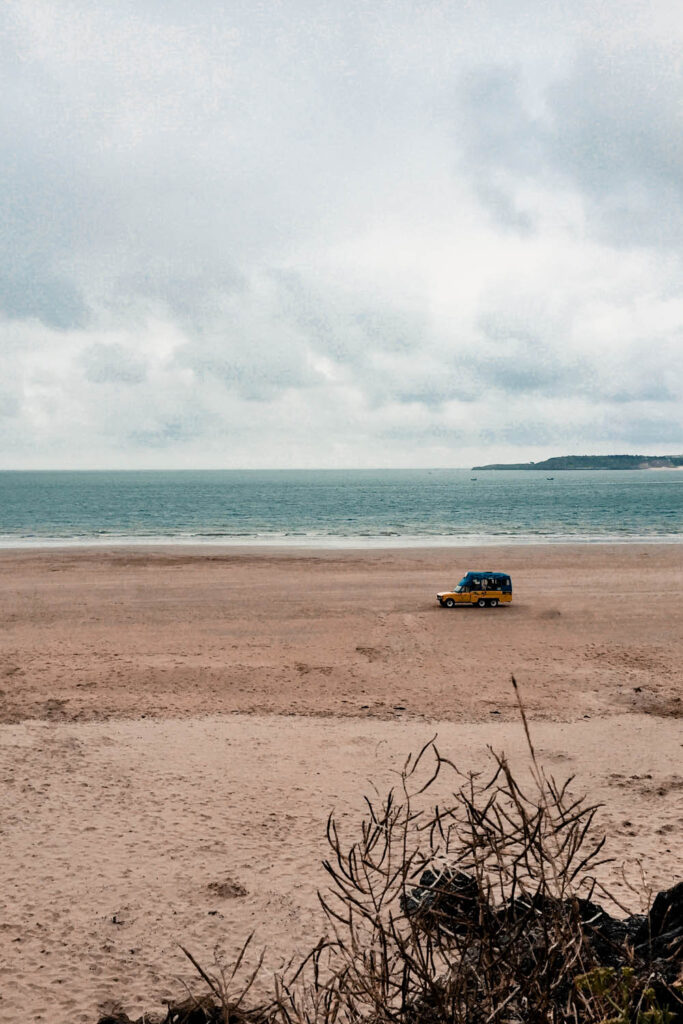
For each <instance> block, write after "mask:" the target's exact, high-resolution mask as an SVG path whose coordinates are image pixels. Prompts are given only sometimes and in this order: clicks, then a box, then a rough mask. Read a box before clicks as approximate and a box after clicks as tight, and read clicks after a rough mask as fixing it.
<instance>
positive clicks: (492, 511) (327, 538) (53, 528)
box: [0, 469, 683, 548]
mask: <svg viewBox="0 0 683 1024" xmlns="http://www.w3.org/2000/svg"><path fill="white" fill-rule="evenodd" d="M682 539H683V472H682V471H676V470H593V471H559V472H555V474H554V475H550V474H546V473H544V472H542V471H539V470H532V471H529V470H488V471H484V470H479V471H471V470H466V469H401V470H393V469H385V470H269V471H265V470H249V471H248V470H224V471H223V470H212V471H203V470H202V471H193V470H184V471H172V472H169V471H161V470H160V471H134V472H130V471H119V472H104V471H102V472H50V471H45V472H13V471H5V472H0V546H1V547H6V548H7V547H45V546H53V545H55V546H64V545H97V544H99V545H112V544H126V545H129V544H197V545H201V544H204V545H259V546H261V545H277V546H283V545H284V546H304V547H305V546H308V547H326V548H329V547H333V548H334V547H399V546H439V545H455V544H457V545H481V544H525V543H534V544H538V543H543V544H553V543H568V542H571V543H576V542H579V543H593V544H595V543H607V542H615V541H641V542H650V543H656V542H677V541H681V540H682Z"/></svg>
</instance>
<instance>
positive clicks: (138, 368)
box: [81, 343, 147, 384]
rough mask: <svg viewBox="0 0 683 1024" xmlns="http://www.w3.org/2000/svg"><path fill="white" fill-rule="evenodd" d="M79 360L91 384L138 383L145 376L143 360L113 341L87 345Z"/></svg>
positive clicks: (145, 370)
mask: <svg viewBox="0 0 683 1024" xmlns="http://www.w3.org/2000/svg"><path fill="white" fill-rule="evenodd" d="M81 360H82V363H83V369H84V372H85V377H86V380H89V381H91V382H92V383H93V384H139V383H140V382H141V381H143V380H144V379H145V377H146V376H147V367H146V365H145V363H144V361H143V360H142V359H139V358H138V357H137V356H135V355H133V353H132V352H129V351H127V350H126V349H125V348H124V347H123V345H117V344H115V343H110V344H102V343H99V344H95V345H89V346H88V348H86V349H85V350H84V351H83V353H82V355H81Z"/></svg>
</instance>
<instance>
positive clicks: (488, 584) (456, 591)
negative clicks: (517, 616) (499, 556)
mask: <svg viewBox="0 0 683 1024" xmlns="http://www.w3.org/2000/svg"><path fill="white" fill-rule="evenodd" d="M436 597H437V600H438V602H439V604H440V605H441V607H442V608H454V607H455V606H456V605H459V604H466V605H477V606H478V607H479V608H495V607H496V606H497V605H499V604H510V602H511V601H512V580H511V579H510V577H509V576H508V575H507V573H501V572H489V571H487V572H477V571H476V570H470V571H469V572H467V573H466V574H465V575H464V576H463V578H462V579H461V580H460V583H458V585H457V586H456V587H454V588H453V590H444V591H443V592H442V593H440V594H437V595H436Z"/></svg>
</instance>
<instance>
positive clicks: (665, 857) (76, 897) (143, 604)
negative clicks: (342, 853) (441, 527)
mask: <svg viewBox="0 0 683 1024" xmlns="http://www.w3.org/2000/svg"><path fill="white" fill-rule="evenodd" d="M682 563H683V545H623V546H618V545H615V546H584V547H579V546H577V547H568V546H558V547H550V546H548V547H540V546H539V547H515V548H509V549H492V548H487V549H483V550H480V551H477V550H476V549H471V548H469V549H462V550H459V551H458V550H444V549H440V550H437V549H433V550H427V549H423V550H417V549H415V550H403V551H355V552H348V553H340V552H335V551H328V552H302V551H300V550H299V551H291V550H290V551H281V552H275V551H272V550H269V551H267V552H266V551H259V552H255V551H248V550H244V551H235V550H230V551H226V550H225V549H223V550H222V551H219V550H214V551H208V552H207V551H205V550H202V552H197V551H196V549H194V550H179V549H167V550H159V549H156V550H118V551H117V550H112V551H102V550H95V549H89V550H85V549H84V550H79V551H75V550H58V551H23V552H18V551H4V552H1V553H0V610H1V614H2V622H3V644H2V651H1V655H0V691H2V692H1V693H0V708H1V721H2V722H3V723H4V724H3V725H2V726H0V788H1V791H2V802H3V807H4V808H5V811H4V813H3V820H2V824H1V825H0V996H1V1000H0V1019H2V1020H3V1021H7V1022H15V1021H16V1022H18V1021H20V1020H21V1021H23V1020H27V1019H29V1020H36V1021H38V1020H42V1021H50V1022H51V1024H61V1022H62V1021H63V1022H64V1024H66V1022H67V1021H68V1022H76V1021H83V1022H85V1021H94V1020H95V1019H96V1017H97V1013H98V1010H99V1009H101V1008H103V1007H105V1006H107V1005H109V1004H110V1003H111V1002H112V1001H116V1000H117V999H120V1000H121V1001H122V1002H123V1004H124V1007H125V1009H126V1010H127V1011H128V1012H129V1013H133V1012H135V1013H140V1012H142V1010H143V1009H145V1008H146V1009H154V1008H155V1007H157V1006H158V1005H159V1004H160V1002H161V1001H162V999H163V998H164V997H166V996H169V997H170V996H173V995H177V994H178V993H179V992H182V985H181V984H180V982H179V980H178V979H179V978H182V979H184V980H185V981H190V979H191V974H192V972H191V970H189V969H188V968H187V967H186V965H185V962H184V958H183V956H182V954H181V953H180V951H179V948H178V946H177V943H178V942H183V943H184V944H186V945H188V946H189V947H190V948H191V949H192V951H193V952H195V953H196V954H197V955H198V956H199V957H200V958H202V959H205V960H207V959H208V960H210V959H211V957H212V955H213V950H214V947H216V946H217V947H218V948H219V949H221V950H223V951H224V952H225V954H226V955H227V956H230V955H233V954H234V952H235V951H236V949H237V948H238V947H239V945H240V944H241V942H242V941H243V939H244V938H245V937H246V935H247V934H248V933H249V932H250V931H251V930H252V929H253V928H254V927H256V928H257V935H256V941H257V942H258V943H260V944H266V945H267V946H268V948H269V953H268V961H267V962H268V965H269V967H276V966H277V965H278V963H279V962H280V961H281V960H282V959H284V958H287V957H288V956H290V955H291V954H292V953H294V952H296V951H301V950H303V949H304V948H306V944H307V943H308V942H310V940H311V937H312V935H314V934H317V928H319V927H320V923H321V922H320V915H319V911H318V908H317V902H316V895H315V893H316V889H317V887H318V886H320V885H323V884H324V874H323V872H322V869H321V867H320V860H321V858H322V856H323V854H324V824H325V819H326V816H327V813H328V811H329V810H330V808H331V807H333V806H334V807H335V808H336V810H337V813H338V814H339V815H340V818H341V819H342V820H343V821H347V822H348V823H349V824H350V822H351V821H352V820H354V819H355V818H356V816H357V814H358V812H359V809H360V806H361V803H360V797H361V793H362V792H364V791H366V792H367V791H368V789H369V787H370V780H374V781H375V782H377V784H378V785H379V786H380V787H381V786H383V785H385V784H387V783H388V782H389V781H390V779H391V778H392V776H391V774H390V772H391V770H392V769H395V768H396V767H397V766H398V765H399V764H400V763H401V762H402V759H403V758H404V756H405V754H406V753H407V752H408V751H409V750H411V749H415V748H416V747H417V746H419V745H421V744H422V743H423V742H424V741H425V740H426V739H428V738H429V737H430V736H432V735H434V734H435V733H438V737H439V744H440V746H441V747H442V749H443V750H444V751H445V752H447V753H448V754H450V755H452V756H454V757H455V758H456V760H457V761H458V763H459V765H460V766H462V767H463V768H464V769H469V768H475V767H479V766H481V765H482V764H483V763H484V762H485V759H486V757H487V752H486V748H487V744H492V745H493V746H494V748H495V749H500V748H501V747H504V748H505V749H506V750H507V751H508V752H510V753H511V755H512V756H513V757H514V758H516V759H517V761H518V762H519V764H520V765H521V766H522V770H523V766H524V764H525V755H524V738H523V733H522V730H521V728H520V725H519V716H518V712H517V710H516V707H515V704H514V700H513V692H512V688H511V686H510V682H509V678H510V673H511V672H514V673H515V675H516V677H517V679H518V680H519V682H520V685H521V688H522V692H523V695H524V699H525V703H526V706H527V711H528V713H529V716H530V718H531V719H532V723H533V725H532V728H533V732H534V738H535V741H536V743H537V745H538V747H539V750H540V752H541V755H542V757H543V760H544V763H545V764H546V765H547V766H548V768H549V769H551V770H552V771H553V772H554V773H555V774H556V775H564V774H573V775H575V776H576V781H575V783H574V787H575V789H576V790H577V791H588V792H590V794H591V797H594V798H596V799H599V800H602V801H605V803H606V807H605V809H604V811H603V812H602V817H601V821H602V824H603V825H604V827H605V828H606V829H607V831H608V834H609V837H610V843H609V846H610V853H611V854H612V855H613V856H614V857H616V862H615V864H613V865H608V866H606V867H605V869H604V871H605V878H606V880H607V881H609V882H610V884H611V885H613V886H616V887H617V888H618V889H620V891H621V892H622V894H623V893H625V891H626V890H625V889H624V883H623V879H621V877H620V870H621V864H622V862H624V861H625V862H627V864H629V865H630V867H629V871H632V872H633V873H634V874H635V875H637V871H636V868H635V866H634V863H635V861H636V860H638V859H640V860H641V861H642V866H643V871H644V873H645V877H646V880H647V881H648V882H649V883H651V884H652V885H653V887H655V888H657V887H659V886H662V885H668V884H670V883H671V882H672V881H673V880H674V878H676V879H677V878H679V877H680V873H681V867H680V855H679V849H680V841H681V830H682V829H681V821H683V703H682V700H681V698H682V697H683V685H682V684H683V659H682V657H681V655H682V653H683V651H682V648H683V600H682V598H683V593H682V592H681V590H682V581H683V572H682V570H683V564H682ZM468 568H484V569H486V568H488V569H493V570H495V569H502V570H505V571H509V572H510V573H511V574H512V577H513V583H514V587H515V593H514V601H513V605H512V606H511V607H510V608H499V609H495V610H494V609H486V610H479V609H454V610H452V611H447V610H445V609H441V608H440V607H438V605H437V604H436V601H435V593H436V591H437V590H441V589H444V588H445V587H447V586H451V585H453V584H454V583H455V582H456V581H457V579H458V578H459V577H460V575H462V573H463V572H464V571H465V570H466V569H468ZM632 898H633V897H630V899H632ZM634 909H640V908H637V907H636V908H634Z"/></svg>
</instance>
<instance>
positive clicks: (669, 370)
mask: <svg viewBox="0 0 683 1024" xmlns="http://www.w3.org/2000/svg"><path fill="white" fill-rule="evenodd" d="M0 17H2V18H3V19H4V24H3V26H2V27H3V31H2V32H1V33H0V86H1V87H2V90H3V97H4V103H3V106H2V111H0V146H1V147H2V153H1V156H2V159H0V216H1V217H2V226H3V230H2V232H0V372H1V373H2V381H3V396H4V397H3V398H2V401H1V405H2V407H3V408H4V410H5V415H4V417H3V425H2V429H0V458H2V460H3V462H4V463H5V464H8V465H9V464H12V465H19V466H24V465H26V466H28V465H43V464H44V465H114V464H116V465H124V466H125V465H149V464H160V463H159V460H161V463H163V464H164V465H169V466H173V465H242V466H249V465H259V466H272V465H283V466H284V465H297V464H298V465H367V464H387V465H413V464H422V465H427V464H434V465H437V464H438V465H448V464H456V465H458V464H467V462H470V461H472V459H473V458H474V459H475V460H476V461H482V460H483V461H491V460H493V459H494V458H495V459H497V458H498V457H501V458H502V457H504V455H505V454H506V452H507V454H509V455H511V456H512V457H515V458H516V457H519V458H526V457H534V456H540V457H542V456H543V454H554V453H556V447H557V446H558V445H560V446H561V447H562V449H565V448H571V447H572V446H573V445H575V444H580V445H581V448H582V450H589V449H591V448H592V449H594V450H596V451H600V450H604V449H605V447H607V448H610V449H613V447H614V446H616V447H619V446H623V445H627V446H629V447H631V446H635V447H640V448H642V447H644V446H645V442H647V446H648V447H650V448H652V447H653V446H654V447H657V445H658V444H661V446H663V447H667V446H670V448H671V450H673V449H675V448H678V447H683V414H682V413H681V409H682V408H683V363H682V357H681V355H680V354H679V353H680V352H681V344H680V342H681V338H682V337H683V299H682V298H681V296H680V280H681V269H682V268H681V242H682V240H683V239H682V231H683V195H682V189H683V186H682V185H681V181H683V178H682V176H681V164H682V158H683V150H682V148H681V146H682V143H681V141H680V140H681V138H683V134H682V133H681V125H680V118H681V109H683V108H682V107H681V86H680V81H679V76H678V73H677V53H678V51H679V47H680V43H681V41H682V40H681V38H680V37H681V26H680V25H679V24H678V21H677V19H676V17H675V11H674V10H673V8H672V7H671V6H670V5H668V4H667V3H665V2H655V3H654V4H653V5H651V7H650V8H649V10H648V14H647V17H646V16H645V15H644V13H643V10H642V5H641V4H639V3H638V2H637V0H624V2H623V3H619V4H617V3H616V2H608V3H606V4H602V5H599V7H596V6H595V5H594V4H591V3H588V2H587V0H586V2H583V0H577V3H576V4H573V5H570V7H567V5H553V4H545V3H544V4H541V3H540V2H538V3H536V2H532V0H529V2H528V3H525V4H523V5H522V6H521V8H520V7H518V8H516V9H515V10H514V11H512V9H511V8H510V7H509V5H506V4H503V3H502V2H497V0H487V2H484V3H482V4H478V5H470V6H467V5H465V6H463V7H462V8H457V7H454V6H453V5H452V4H447V3H438V2H437V3H430V4H417V3H415V2H414V0H389V2H387V3H386V4H377V5H369V6H368V5H367V4H362V5H361V4H355V3H352V4H348V5H338V4H335V3H333V2H332V0H322V2H320V0H317V2H315V3H314V2H313V0H284V2H283V3H272V4H270V3H265V4H259V5H251V6H249V5H237V6H235V5H225V4H224V3H222V2H218V0H216V2H214V0H207V2H206V3H205V4H202V5H199V6H197V5H195V6H194V7H191V6H187V5H181V4H176V3H171V4H168V3H161V2H157V0H149V2H147V3H144V4H138V5H130V4H128V3H126V2H124V0H120V2H119V0H116V2H113V3H106V4H105V3H104V2H95V3H92V4H89V5H87V6H84V5H83V4H80V3H77V2H75V0H66V2H65V3H63V4H60V5H54V4H52V3H50V2H48V0H30V2H29V0H9V2H8V3H7V4H6V5H5V6H4V8H3V11H2V13H1V14H0ZM639 431H640V432H641V433H639ZM639 438H641V442H639ZM658 438H659V441H658V440H657V439H658ZM498 446H500V447H501V448H502V449H505V451H501V452H499V451H498ZM493 448H495V449H496V451H495V452H494V451H491V449H493ZM550 448H552V450H549V449H550ZM489 455H490V458H489Z"/></svg>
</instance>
